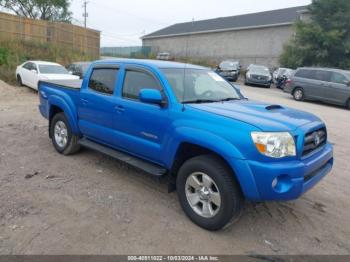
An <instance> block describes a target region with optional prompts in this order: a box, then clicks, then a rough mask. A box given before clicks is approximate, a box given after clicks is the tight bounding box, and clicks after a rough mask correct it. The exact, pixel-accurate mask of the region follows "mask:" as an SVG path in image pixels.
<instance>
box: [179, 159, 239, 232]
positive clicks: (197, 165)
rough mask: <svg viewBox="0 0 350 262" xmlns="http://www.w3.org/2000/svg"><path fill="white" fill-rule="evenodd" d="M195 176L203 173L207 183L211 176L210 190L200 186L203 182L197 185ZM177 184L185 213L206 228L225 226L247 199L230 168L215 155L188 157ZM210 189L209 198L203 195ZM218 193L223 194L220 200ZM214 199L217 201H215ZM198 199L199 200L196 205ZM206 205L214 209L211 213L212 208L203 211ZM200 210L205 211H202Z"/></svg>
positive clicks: (205, 183) (236, 216) (180, 171)
mask: <svg viewBox="0 0 350 262" xmlns="http://www.w3.org/2000/svg"><path fill="white" fill-rule="evenodd" d="M193 176H195V177H196V178H197V180H196V181H199V182H200V177H202V180H201V181H202V182H201V183H202V186H203V185H208V183H207V182H204V181H210V180H211V181H212V182H211V183H210V185H211V186H210V187H207V190H205V188H204V189H203V187H202V188H201V186H199V187H197V189H195V187H192V186H191V185H192V184H195V186H197V185H199V184H197V183H195V182H194V181H195V180H193V179H191V178H192V177H193ZM205 176H206V177H205ZM208 177H209V179H208ZM176 187H177V194H178V197H179V201H180V204H181V206H182V208H183V210H184V212H185V213H186V215H187V216H188V217H189V218H190V219H191V220H192V221H193V222H194V223H195V224H197V225H198V226H200V227H202V228H205V229H207V230H212V231H214V230H219V229H222V228H223V227H224V226H225V225H227V224H228V223H229V222H230V221H233V220H236V219H238V218H239V216H240V215H241V213H242V208H243V204H244V199H243V195H242V193H241V190H240V187H239V185H238V183H237V182H236V180H235V179H234V176H233V174H232V172H231V170H230V169H229V168H228V167H227V166H226V164H225V163H224V162H223V161H222V160H221V159H220V158H218V157H216V156H214V155H201V156H198V157H194V158H191V159H189V160H187V161H186V162H185V163H184V164H183V165H182V167H181V168H180V170H179V172H178V175H177V178H176ZM200 189H202V190H200ZM208 192H209V200H205V199H201V197H208V196H207V195H206V194H204V193H208ZM195 195H196V196H195ZM188 196H189V197H192V196H194V198H192V200H193V202H192V203H193V204H192V205H191V204H190V201H189V200H188ZM214 196H216V197H214ZM217 196H220V198H219V201H218V197H217ZM215 199H216V201H214V200H215ZM197 200H198V202H197V203H198V204H196V205H194V204H195V203H196V201H197ZM212 200H213V201H212ZM211 201H212V202H211ZM205 202H207V203H208V202H209V204H205ZM214 202H215V203H219V205H216V204H214ZM205 206H207V207H208V209H206V210H210V211H212V213H211V214H210V212H209V211H208V212H209V213H208V212H204V207H205ZM209 206H210V208H209ZM215 207H216V208H215ZM201 211H202V215H201V214H200V213H201ZM205 214H207V216H205Z"/></svg>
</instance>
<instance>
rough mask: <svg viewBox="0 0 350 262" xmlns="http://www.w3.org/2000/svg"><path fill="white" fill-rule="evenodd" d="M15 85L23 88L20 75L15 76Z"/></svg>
mask: <svg viewBox="0 0 350 262" xmlns="http://www.w3.org/2000/svg"><path fill="white" fill-rule="evenodd" d="M17 84H18V85H19V86H23V82H22V77H21V76H20V75H17Z"/></svg>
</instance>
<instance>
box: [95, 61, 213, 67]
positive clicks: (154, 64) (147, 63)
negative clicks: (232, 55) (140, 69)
mask: <svg viewBox="0 0 350 262" xmlns="http://www.w3.org/2000/svg"><path fill="white" fill-rule="evenodd" d="M113 63H123V64H134V65H143V66H150V67H156V68H163V69H164V68H178V69H184V68H188V69H208V68H206V67H202V66H197V65H192V64H185V63H179V62H171V61H162V60H151V59H128V58H117V59H106V60H98V61H96V62H94V64H113Z"/></svg>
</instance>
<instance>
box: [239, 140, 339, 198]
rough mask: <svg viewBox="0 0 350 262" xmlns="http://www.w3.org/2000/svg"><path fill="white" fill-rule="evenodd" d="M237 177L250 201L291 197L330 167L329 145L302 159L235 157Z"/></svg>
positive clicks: (307, 186)
mask: <svg viewBox="0 0 350 262" xmlns="http://www.w3.org/2000/svg"><path fill="white" fill-rule="evenodd" d="M238 162H239V163H237V162H236V163H235V166H236V167H238V169H239V170H235V171H236V172H239V173H237V174H240V175H238V180H239V182H240V185H241V188H242V191H243V193H244V195H245V197H246V198H247V199H249V200H252V201H268V200H274V201H276V200H293V199H296V198H298V197H299V196H301V195H302V194H303V193H305V192H306V191H308V190H309V189H310V188H312V187H313V186H314V185H316V184H317V183H318V182H319V181H320V180H321V179H322V178H323V177H325V176H326V175H327V174H328V173H329V172H330V171H331V169H332V167H333V148H332V146H331V145H330V144H326V145H325V146H324V147H323V148H322V150H320V151H318V152H316V153H314V154H313V155H311V156H310V157H307V158H305V159H302V160H293V161H285V162H271V163H266V162H264V163H262V162H256V161H250V160H239V161H238Z"/></svg>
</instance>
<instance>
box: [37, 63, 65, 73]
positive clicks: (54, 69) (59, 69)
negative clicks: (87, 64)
mask: <svg viewBox="0 0 350 262" xmlns="http://www.w3.org/2000/svg"><path fill="white" fill-rule="evenodd" d="M39 70H40V73H41V74H68V71H67V69H65V68H64V67H63V66H60V65H39Z"/></svg>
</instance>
